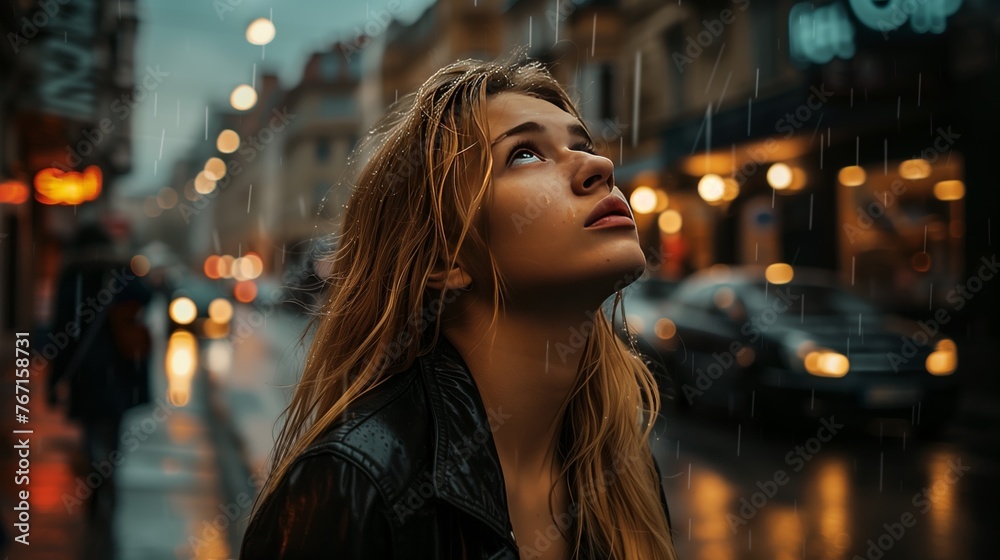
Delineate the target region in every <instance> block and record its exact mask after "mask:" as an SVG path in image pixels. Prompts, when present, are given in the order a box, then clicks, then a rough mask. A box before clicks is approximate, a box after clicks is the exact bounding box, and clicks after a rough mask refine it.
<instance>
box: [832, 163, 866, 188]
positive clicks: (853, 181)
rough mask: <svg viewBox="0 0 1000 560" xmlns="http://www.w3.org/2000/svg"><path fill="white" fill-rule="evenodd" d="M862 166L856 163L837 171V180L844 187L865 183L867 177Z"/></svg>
mask: <svg viewBox="0 0 1000 560" xmlns="http://www.w3.org/2000/svg"><path fill="white" fill-rule="evenodd" d="M867 178H868V177H867V175H866V174H865V170H864V168H862V167H861V166H858V165H851V166H848V167H845V168H843V169H841V170H840V172H839V173H837V180H839V181H840V184H841V185H844V186H845V187H858V186H861V185H863V184H865V180H866V179H867Z"/></svg>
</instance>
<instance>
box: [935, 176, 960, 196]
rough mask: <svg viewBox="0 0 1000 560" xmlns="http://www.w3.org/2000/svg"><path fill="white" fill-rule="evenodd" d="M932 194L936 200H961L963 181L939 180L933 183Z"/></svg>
mask: <svg viewBox="0 0 1000 560" xmlns="http://www.w3.org/2000/svg"><path fill="white" fill-rule="evenodd" d="M934 196H935V197H936V198H937V199H938V200H962V197H964V196H965V183H963V182H961V181H956V180H951V181H940V182H938V183H936V184H935V185H934Z"/></svg>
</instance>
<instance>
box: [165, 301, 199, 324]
mask: <svg viewBox="0 0 1000 560" xmlns="http://www.w3.org/2000/svg"><path fill="white" fill-rule="evenodd" d="M197 316H198V307H197V306H196V305H195V304H194V302H193V301H191V298H187V297H179V298H177V299H175V300H174V301H172V302H170V318H171V319H173V320H174V322H175V323H177V324H180V325H188V324H190V323H192V322H194V319H195V317H197Z"/></svg>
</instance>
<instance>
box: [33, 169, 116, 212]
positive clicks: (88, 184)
mask: <svg viewBox="0 0 1000 560" xmlns="http://www.w3.org/2000/svg"><path fill="white" fill-rule="evenodd" d="M102 180H103V177H102V175H101V168H100V167H97V166H96V165H91V166H90V167H87V168H86V169H84V170H83V172H82V173H81V172H79V171H65V172H64V171H62V170H60V169H56V168H55V167H47V168H45V169H42V170H41V171H39V172H38V173H37V174H36V175H35V199H36V200H38V202H41V203H42V204H65V205H76V204H82V203H84V202H87V201H89V200H94V199H96V198H97V197H98V195H100V194H101V185H102Z"/></svg>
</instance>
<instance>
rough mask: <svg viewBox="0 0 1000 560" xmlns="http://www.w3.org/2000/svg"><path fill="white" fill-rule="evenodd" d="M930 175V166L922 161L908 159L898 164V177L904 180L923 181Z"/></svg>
mask: <svg viewBox="0 0 1000 560" xmlns="http://www.w3.org/2000/svg"><path fill="white" fill-rule="evenodd" d="M930 174H931V164H929V163H927V161H925V160H922V159H908V160H906V161H904V162H903V163H900V164H899V176H900V177H902V178H904V179H923V178H925V177H928V176H929V175H930Z"/></svg>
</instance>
